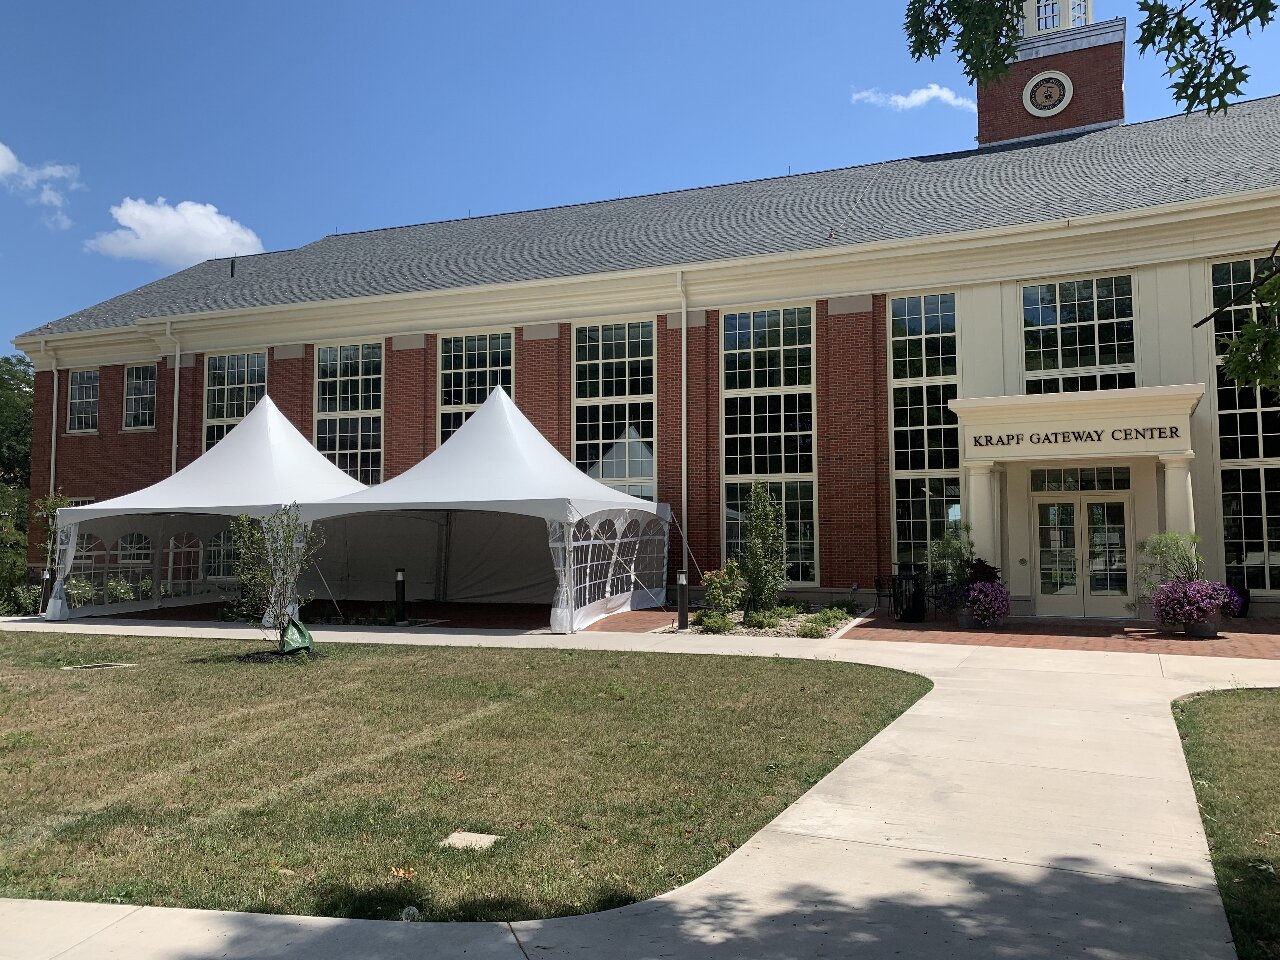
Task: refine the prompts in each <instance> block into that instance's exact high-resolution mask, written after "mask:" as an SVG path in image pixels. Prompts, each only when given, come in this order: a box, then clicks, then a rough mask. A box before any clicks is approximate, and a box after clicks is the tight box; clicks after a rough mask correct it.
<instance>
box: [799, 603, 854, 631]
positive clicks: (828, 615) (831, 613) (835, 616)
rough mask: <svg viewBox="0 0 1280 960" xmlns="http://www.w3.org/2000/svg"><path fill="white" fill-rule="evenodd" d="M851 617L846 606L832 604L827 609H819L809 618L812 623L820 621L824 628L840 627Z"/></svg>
mask: <svg viewBox="0 0 1280 960" xmlns="http://www.w3.org/2000/svg"><path fill="white" fill-rule="evenodd" d="M849 617H850V614H849V611H847V610H846V609H845V608H844V607H837V606H834V605H833V606H830V607H827V608H826V609H825V610H819V611H818V612H817V613H815V614H814V615H813V616H811V617H810V618H809V620H810V621H811V622H812V623H820V624H822V626H823V627H824V628H831V627H838V626H840V624H842V623H844V622H845V621H846V620H848V619H849Z"/></svg>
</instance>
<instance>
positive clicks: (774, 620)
mask: <svg viewBox="0 0 1280 960" xmlns="http://www.w3.org/2000/svg"><path fill="white" fill-rule="evenodd" d="M781 622H782V618H781V617H780V616H778V611H777V609H773V610H752V611H751V612H750V613H748V614H744V615H743V617H742V625H743V626H744V627H748V628H750V629H752V630H776V629H777V628H778V624H779V623H781Z"/></svg>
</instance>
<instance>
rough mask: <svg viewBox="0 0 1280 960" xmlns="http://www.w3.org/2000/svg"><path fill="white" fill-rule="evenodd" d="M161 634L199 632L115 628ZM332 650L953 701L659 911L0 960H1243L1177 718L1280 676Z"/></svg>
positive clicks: (906, 728)
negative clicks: (802, 684) (762, 673)
mask: <svg viewBox="0 0 1280 960" xmlns="http://www.w3.org/2000/svg"><path fill="white" fill-rule="evenodd" d="M24 626H25V625H20V624H15V623H12V622H10V623H4V624H0V629H15V628H17V629H22V628H23V627H24ZM79 626H80V625H76V627H79ZM97 626H99V627H100V626H101V625H97ZM58 627H59V628H61V629H66V628H67V625H65V624H61V625H58ZM213 627H214V629H213V630H212V631H205V632H213V633H215V634H216V635H219V636H237V635H240V634H239V633H236V632H233V631H242V632H243V633H244V634H245V635H246V636H248V635H250V633H251V632H250V631H244V628H236V627H225V628H224V627H223V626H222V625H213ZM164 631H172V633H171V634H170V635H192V634H196V635H199V633H200V632H201V631H200V630H199V628H193V627H192V626H191V625H184V626H180V627H173V626H166V625H160V624H154V623H152V624H148V625H146V626H145V627H134V626H128V627H122V628H121V629H120V631H119V632H127V633H162V632H164ZM316 637H317V640H319V641H320V642H343V641H346V642H400V643H403V642H418V643H423V642H425V643H433V644H447V645H467V646H473V645H475V646H478V645H484V646H508V647H573V648H580V649H588V648H590V649H626V650H656V651H670V652H682V653H720V654H742V655H751V656H788V657H806V658H821V659H836V660H844V661H851V662H859V663H875V664H880V665H884V666H891V667H898V668H901V669H905V670H912V671H915V672H918V673H922V674H925V675H927V676H929V677H931V678H932V679H933V680H934V682H935V684H936V686H935V688H934V690H933V691H932V692H931V693H930V694H928V695H927V696H926V697H924V698H923V699H922V700H921V701H920V702H919V703H917V704H916V705H915V706H914V707H913V708H912V709H911V710H909V711H908V712H907V713H906V714H905V715H904V716H902V717H901V718H900V719H899V720H898V721H897V722H895V723H894V724H892V725H891V726H890V727H888V728H887V729H886V730H884V731H883V732H882V733H881V734H880V735H879V736H877V737H876V738H875V739H874V740H872V741H871V742H870V743H869V744H868V745H867V746H866V747H864V748H863V749H862V750H861V751H859V752H858V753H856V754H855V755H854V756H852V757H850V758H849V759H847V760H846V761H845V762H844V763H842V764H841V765H840V766H839V767H838V768H836V769H835V770H834V771H833V772H832V773H831V774H829V775H828V776H827V777H825V778H824V779H823V780H822V781H821V782H820V783H818V784H817V785H816V786H815V787H814V788H813V789H812V790H810V791H809V792H808V793H807V794H805V795H804V796H803V797H801V798H800V799H799V800H797V801H796V803H794V804H792V805H791V807H789V808H788V809H787V810H786V811H784V812H783V813H782V814H781V815H780V816H779V817H778V818H777V819H776V820H775V821H774V822H773V823H771V824H769V825H768V826H767V827H765V828H764V829H763V830H762V831H761V832H760V833H758V834H757V835H756V836H755V837H753V838H752V839H751V840H750V841H748V843H747V844H745V845H744V846H743V847H742V848H740V849H739V850H737V851H736V852H735V853H733V854H732V855H731V856H730V857H728V858H727V859H726V860H725V861H724V862H723V863H721V864H719V865H718V866H717V867H715V868H714V869H713V870H711V871H710V872H709V873H707V874H706V875H704V876H703V877H700V878H698V879H697V880H694V881H693V882H692V883H689V884H687V885H685V886H683V887H681V888H679V889H678V890H674V891H672V892H671V893H668V894H665V895H663V896H660V897H657V898H655V899H653V900H650V901H646V902H644V903H640V904H635V905H632V906H629V907H624V908H622V909H619V910H613V911H608V912H606V913H601V914H594V915H591V916H585V917H570V918H565V919H560V920H546V921H530V922H524V923H515V924H496V923H495V924H426V923H423V924H407V923H379V922H376V921H357V920H332V919H324V918H305V917H267V916H259V915H250V914H235V913H218V912H213V911H193V910H172V909H162V908H152V907H144V908H137V907H128V906H114V905H102V904H75V903H45V902H34V901H12V900H11V901H0V958H10V957H13V958H22V960H37V958H39V960H52V958H55V957H56V958H59V960H82V958H91V957H92V958H100V957H120V958H129V960H145V958H157V960H159V958H163V960H179V958H181V960H194V958H206V957H207V958H212V957H255V958H271V960H286V958H289V960H293V958H299V960H301V958H308V960H311V958H328V957H333V958H338V957H344V958H345V957H356V956H358V957H368V958H409V957H442V958H443V957H467V958H475V957H479V958H490V957H492V958H503V960H506V958H510V960H526V958H531V957H546V958H568V957H575V958H595V957H600V958H615V957H616V958H621V960H641V958H658V957H664V958H689V960H703V958H722V957H723V958H729V957H751V958H777V960H782V958H796V960H798V958H809V957H844V956H853V957H858V958H864V957H865V958H877V960H878V958H888V957H894V958H904V957H907V958H942V957H948V958H950V957H959V958H975V960H976V958H984V960H986V958H991V957H1001V956H1007V957H1017V958H1046V960H1047V958H1051V957H1052V958H1057V957H1064V956H1073V955H1084V956H1092V957H1105V958H1134V960H1138V958H1152V960H1154V958H1169V960H1173V958H1177V960H1192V958H1221V960H1229V958H1231V957H1233V956H1234V951H1233V949H1232V946H1231V942H1230V933H1229V931H1228V929H1227V925H1226V919H1225V916H1224V915H1223V912H1222V906H1221V902H1220V900H1219V897H1218V893H1217V888H1216V886H1215V884H1214V880H1213V874H1212V870H1211V868H1210V866H1209V862H1208V851H1207V848H1206V844H1205V838H1204V833H1203V830H1202V828H1201V824H1200V818H1199V814H1198V810H1197V808H1196V801H1195V796H1194V794H1193V792H1192V787H1191V782H1190V779H1189V776H1188V774H1187V770H1186V766H1185V764H1184V762H1183V758H1182V751H1181V745H1180V743H1179V739H1178V734H1177V729H1176V727H1175V725H1174V723H1173V718H1172V715H1171V712H1170V709H1169V703H1170V701H1171V700H1172V699H1173V698H1175V697H1177V696H1180V695H1182V694H1185V693H1189V692H1193V691H1196V690H1204V689H1209V688H1214V687H1224V686H1233V685H1239V686H1280V661H1274V660H1241V659H1235V660H1227V659H1213V658H1204V657H1184V656H1171V655H1147V654H1129V653H1086V652H1078V651H1059V650H1026V649H1002V648H992V647H974V646H960V645H949V644H928V643H919V642H915V643H901V644H899V643H891V642H883V641H878V642H870V641H859V640H856V639H843V640H832V639H827V640H812V641H806V640H779V639H773V638H754V637H697V636H694V637H688V636H686V637H679V636H673V635H660V634H604V633H592V634H579V635H577V636H574V637H561V636H550V635H540V636H502V635H497V636H476V635H463V634H448V633H441V632H432V633H431V634H430V635H421V636H415V635H412V634H408V635H407V634H405V633H402V632H393V631H380V630H378V631H368V630H355V629H342V630H327V629H324V628H321V629H318V630H317V631H316Z"/></svg>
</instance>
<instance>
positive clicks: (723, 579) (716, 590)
mask: <svg viewBox="0 0 1280 960" xmlns="http://www.w3.org/2000/svg"><path fill="white" fill-rule="evenodd" d="M702 586H703V588H704V589H705V591H706V593H705V595H704V599H705V600H706V604H707V609H709V610H713V611H715V612H716V613H724V614H729V613H732V612H733V611H734V610H737V609H738V605H739V604H741V603H742V598H743V596H745V594H746V584H745V583H743V581H742V570H741V569H740V568H739V567H738V561H736V560H734V559H733V558H732V557H730V558H729V559H728V560H726V561H725V562H724V566H723V567H721V568H720V569H719V570H708V571H707V572H706V573H704V574H703V575H702Z"/></svg>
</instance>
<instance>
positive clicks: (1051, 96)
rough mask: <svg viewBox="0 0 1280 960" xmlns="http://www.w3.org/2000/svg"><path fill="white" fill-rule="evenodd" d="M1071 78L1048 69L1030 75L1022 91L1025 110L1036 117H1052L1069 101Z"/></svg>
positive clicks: (1064, 107)
mask: <svg viewBox="0 0 1280 960" xmlns="http://www.w3.org/2000/svg"><path fill="white" fill-rule="evenodd" d="M1071 93H1072V90H1071V79H1070V78H1069V77H1068V76H1067V75H1066V74H1065V73H1059V72H1058V71H1057V70H1049V71H1046V72H1045V73H1042V74H1039V75H1038V76H1035V77H1032V78H1031V82H1030V83H1028V84H1027V86H1026V88H1025V89H1024V90H1023V91H1022V103H1023V105H1024V106H1025V107H1026V108H1027V112H1028V113H1030V114H1032V115H1033V116H1037V117H1052V116H1054V115H1055V114H1058V113H1061V112H1062V111H1063V110H1065V109H1066V108H1067V104H1068V103H1070V102H1071Z"/></svg>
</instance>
